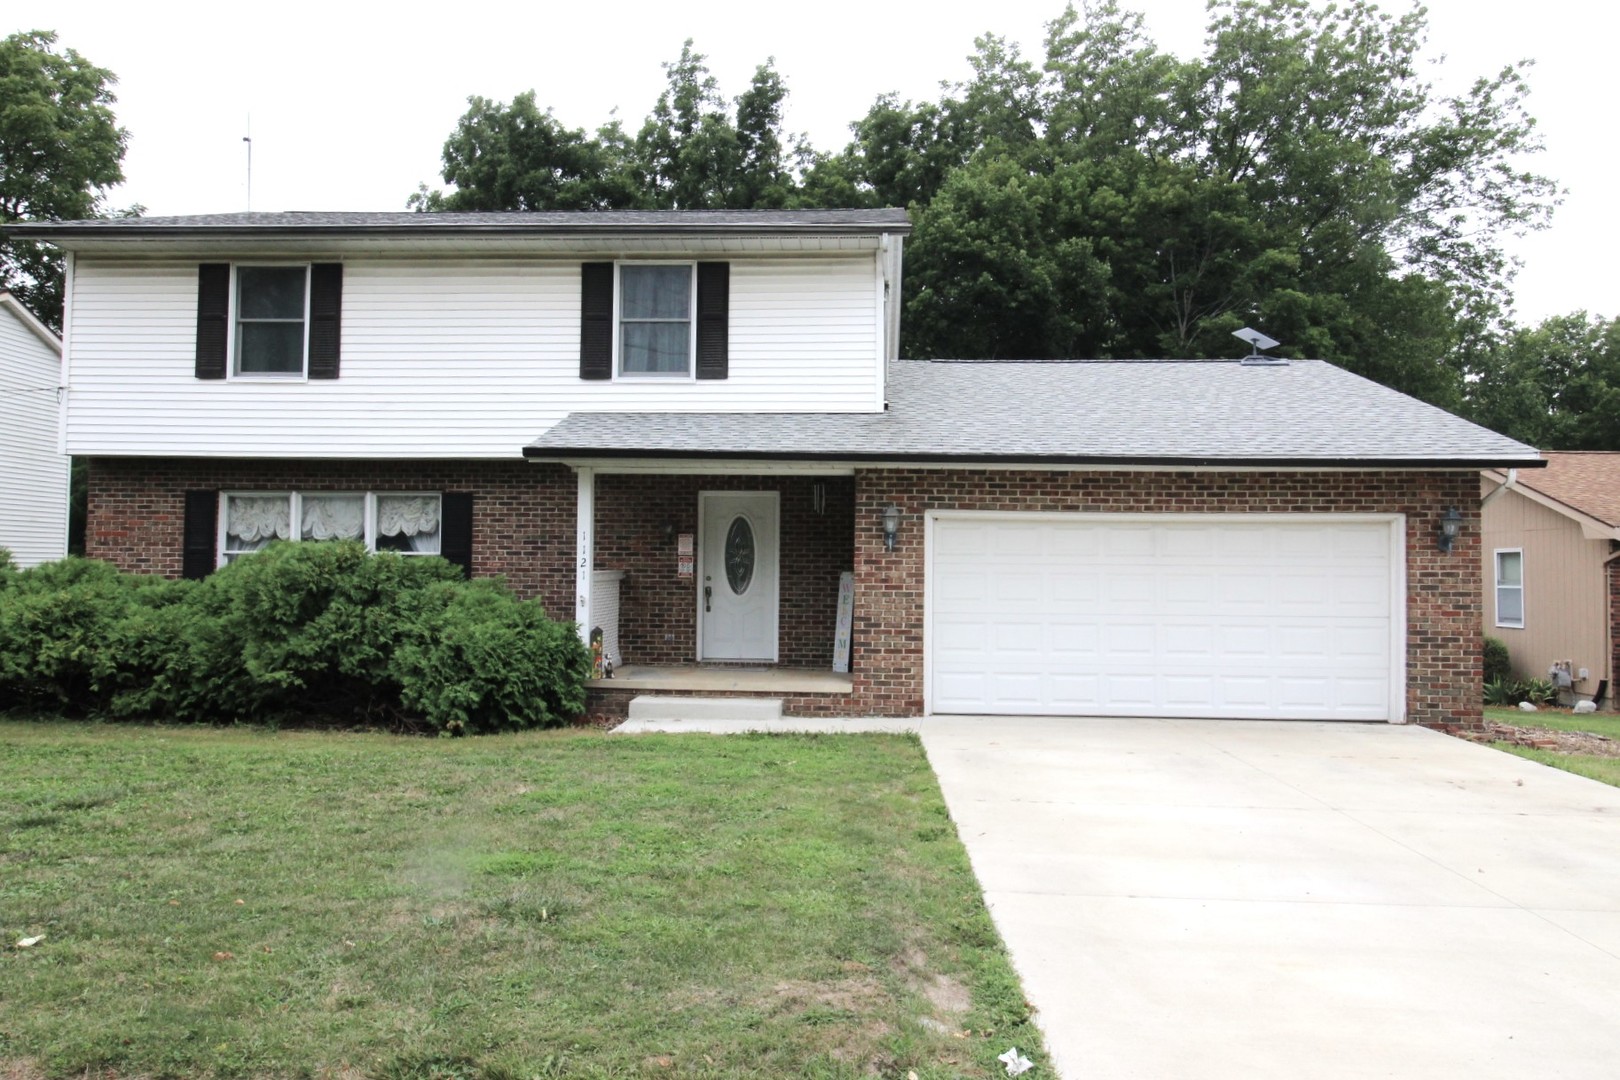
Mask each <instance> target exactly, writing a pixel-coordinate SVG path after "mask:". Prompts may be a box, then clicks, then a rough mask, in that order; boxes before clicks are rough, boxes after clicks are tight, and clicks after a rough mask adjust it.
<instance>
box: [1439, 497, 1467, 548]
mask: <svg viewBox="0 0 1620 1080" xmlns="http://www.w3.org/2000/svg"><path fill="white" fill-rule="evenodd" d="M1462 522H1463V517H1462V514H1460V513H1458V511H1457V508H1456V507H1455V506H1453V507H1452V508H1451V509H1449V510H1447V511H1446V516H1445V517H1443V518H1441V519H1440V550H1441V551H1447V552H1449V551H1450V550H1451V545H1452V544H1455V543H1456V542H1457V534H1458V533H1460V532H1462Z"/></svg>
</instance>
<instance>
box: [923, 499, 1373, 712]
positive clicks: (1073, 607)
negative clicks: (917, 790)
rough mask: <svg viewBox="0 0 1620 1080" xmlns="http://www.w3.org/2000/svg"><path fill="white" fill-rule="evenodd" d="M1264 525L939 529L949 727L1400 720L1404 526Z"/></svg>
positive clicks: (1153, 521)
mask: <svg viewBox="0 0 1620 1080" xmlns="http://www.w3.org/2000/svg"><path fill="white" fill-rule="evenodd" d="M1249 517H1250V520H1242V521H1240V520H1234V519H1233V518H1224V519H1223V518H1221V517H1217V516H1214V515H1168V514H1167V515H1140V516H1134V515H1102V514H1064V515H1059V514H1013V513H1008V514H975V515H960V516H941V517H939V518H938V519H937V520H936V521H934V522H933V525H932V529H931V538H930V568H929V582H928V592H929V600H928V608H929V619H928V641H927V654H928V681H929V684H930V703H931V709H932V711H934V712H941V713H967V714H1009V713H1010V714H1031V715H1057V716H1164V717H1229V718H1255V719H1311V720H1398V719H1400V718H1401V715H1402V713H1401V704H1400V698H1401V692H1402V690H1403V688H1404V680H1403V679H1402V678H1401V676H1400V674H1399V664H1400V661H1399V659H1398V658H1397V654H1398V653H1399V643H1400V642H1401V641H1402V640H1403V634H1402V632H1401V615H1400V612H1401V604H1400V602H1399V597H1400V595H1401V590H1400V588H1399V587H1398V584H1397V583H1398V581H1399V580H1400V574H1399V567H1398V562H1397V560H1398V559H1399V554H1398V551H1399V544H1400V542H1401V534H1400V530H1399V528H1398V527H1397V523H1396V522H1394V521H1392V520H1388V519H1382V520H1353V519H1348V518H1339V519H1332V518H1323V517H1319V516H1314V515H1303V514H1302V515H1275V516H1273V515H1264V516H1260V515H1250V516H1249Z"/></svg>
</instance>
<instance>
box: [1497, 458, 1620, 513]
mask: <svg viewBox="0 0 1620 1080" xmlns="http://www.w3.org/2000/svg"><path fill="white" fill-rule="evenodd" d="M1545 456H1546V458H1547V467H1546V468H1545V469H1537V470H1536V471H1535V472H1533V473H1527V474H1525V475H1523V476H1521V477H1519V484H1520V485H1521V486H1523V487H1527V488H1534V489H1535V490H1536V491H1539V492H1541V493H1542V494H1543V495H1546V496H1547V497H1549V498H1552V499H1557V500H1558V501H1559V502H1561V503H1563V504H1564V505H1565V506H1569V507H1573V508H1574V509H1576V510H1579V511H1580V512H1581V513H1583V514H1587V515H1589V516H1591V517H1594V518H1597V519H1598V520H1599V521H1601V522H1603V523H1604V524H1605V525H1617V526H1620V453H1613V452H1610V451H1601V450H1581V451H1576V450H1570V451H1557V452H1555V451H1551V450H1549V451H1547V453H1546V455H1545Z"/></svg>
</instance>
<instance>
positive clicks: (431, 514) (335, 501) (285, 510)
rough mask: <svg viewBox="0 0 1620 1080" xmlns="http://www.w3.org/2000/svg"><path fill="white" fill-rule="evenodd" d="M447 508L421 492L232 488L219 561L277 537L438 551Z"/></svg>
mask: <svg viewBox="0 0 1620 1080" xmlns="http://www.w3.org/2000/svg"><path fill="white" fill-rule="evenodd" d="M441 509H442V507H441V500H440V498H439V496H438V495H437V494H432V493H421V492H411V493H396V492H380V493H379V492H326V491H321V492H298V491H292V492H256V491H255V492H226V493H225V494H224V495H223V496H222V497H221V499H220V528H219V537H220V542H219V561H220V564H221V565H224V564H225V563H228V562H233V561H234V560H236V559H238V558H240V557H241V556H243V555H248V554H251V553H252V552H255V551H258V550H260V549H262V548H263V547H265V546H266V545H267V544H269V543H270V542H271V541H272V540H290V541H293V542H298V541H302V540H359V541H362V542H363V543H364V544H365V545H366V547H367V548H368V549H370V550H371V551H393V552H397V553H398V554H401V555H437V554H439V533H440V516H441ZM294 523H296V528H295V527H294Z"/></svg>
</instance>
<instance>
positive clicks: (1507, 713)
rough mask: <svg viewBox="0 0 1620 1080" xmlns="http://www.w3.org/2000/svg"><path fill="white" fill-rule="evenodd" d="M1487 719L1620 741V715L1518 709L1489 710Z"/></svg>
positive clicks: (1515, 725)
mask: <svg viewBox="0 0 1620 1080" xmlns="http://www.w3.org/2000/svg"><path fill="white" fill-rule="evenodd" d="M1485 719H1487V720H1494V721H1496V722H1497V723H1498V724H1511V725H1513V726H1514V727H1540V728H1550V729H1552V730H1554V731H1589V732H1591V733H1592V734H1594V735H1607V736H1608V737H1609V738H1611V739H1620V715H1616V714H1615V713H1605V712H1596V713H1587V714H1586V715H1585V716H1576V715H1575V714H1574V713H1572V712H1560V711H1556V710H1553V709H1537V710H1536V711H1535V712H1533V713H1532V712H1521V711H1520V710H1518V709H1498V708H1487V709H1486V710H1485Z"/></svg>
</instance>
